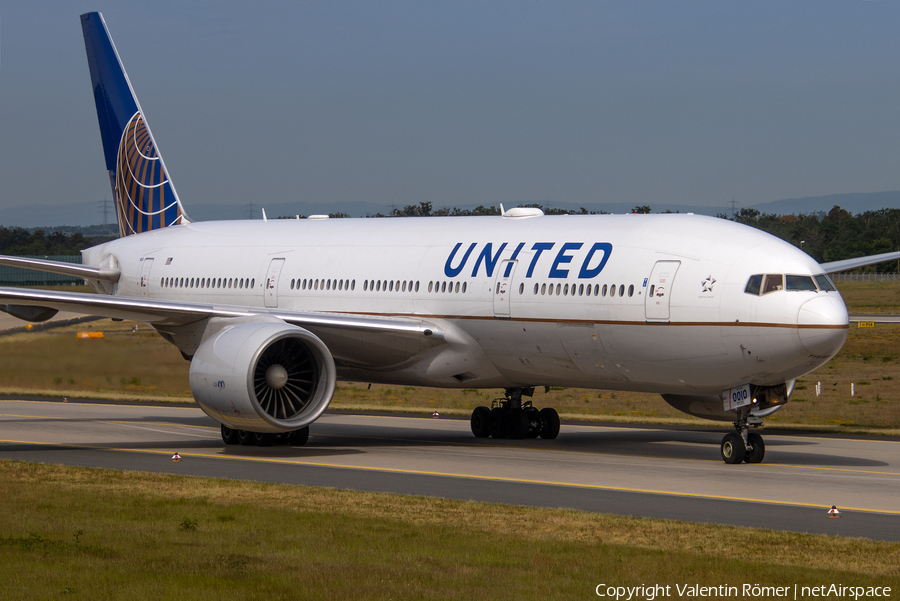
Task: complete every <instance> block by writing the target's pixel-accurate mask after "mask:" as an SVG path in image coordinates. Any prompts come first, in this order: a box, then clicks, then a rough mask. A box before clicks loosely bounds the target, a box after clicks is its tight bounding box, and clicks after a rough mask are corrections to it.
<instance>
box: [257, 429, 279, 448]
mask: <svg viewBox="0 0 900 601" xmlns="http://www.w3.org/2000/svg"><path fill="white" fill-rule="evenodd" d="M253 435H254V436H255V437H256V446H258V447H271V446H272V445H273V444H275V438H276V437H277V436H278V435H277V434H272V433H270V432H254V434H253Z"/></svg>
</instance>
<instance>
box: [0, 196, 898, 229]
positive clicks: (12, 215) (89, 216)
mask: <svg viewBox="0 0 900 601" xmlns="http://www.w3.org/2000/svg"><path fill="white" fill-rule="evenodd" d="M531 203H539V204H542V205H544V206H552V207H553V208H559V209H567V210H574V211H578V210H579V209H580V208H581V207H584V208H585V209H587V210H588V211H597V212H599V211H605V212H607V213H629V212H631V210H632V209H633V208H634V206H635V203H565V202H559V203H557V202H548V201H546V200H536V201H535V200H526V201H522V202H520V203H508V205H507V203H504V206H506V208H510V207H512V206H516V205H518V204H523V205H524V204H531ZM409 204H416V203H409ZM641 204H643V203H641ZM497 205H499V203H497ZM834 205H840V206H841V207H842V208H844V209H846V210H848V211H850V212H851V213H854V214H858V213H863V212H865V211H875V210H878V209H883V208H892V209H896V208H900V190H895V191H888V192H860V193H848V194H829V195H827V196H809V197H806V198H787V199H784V200H776V201H773V202H767V203H758V204H753V205H743V204H738V205H737V206H738V208H742V207H746V208H753V209H757V210H758V211H761V212H763V213H775V214H779V215H786V214H800V213H803V214H809V213H818V212H823V211H824V212H826V213H827V212H828V211H829V210H830V209H831V208H832V207H833V206H834ZM402 206H403V205H402V204H397V205H389V204H383V203H375V202H365V201H354V202H346V203H333V204H325V203H312V202H288V203H253V206H252V210H251V206H250V205H248V204H243V205H228V204H218V203H210V204H192V203H188V204H187V207H186V208H187V212H188V215H190V216H191V218H192V219H195V220H198V221H211V220H215V219H248V218H251V217H252V218H253V219H262V209H265V210H266V215H267V216H268V217H269V218H272V219H274V218H276V217H284V216H294V215H304V216H308V215H327V214H329V213H346V214H348V215H350V216H351V217H365V216H366V215H375V214H378V213H381V214H384V215H387V214H390V212H391V210H392V209H393V208H394V207H397V208H402ZM442 206H443V205H435V206H434V208H435V209H439V208H441V207H442ZM454 206H455V207H458V208H460V209H474V208H475V206H476V205H475V204H466V203H458V204H455V205H454ZM650 207H651V208H652V210H653V212H654V213H662V212H665V211H672V212H679V213H697V214H698V215H716V214H719V213H724V214H726V215H731V206H730V204H729V205H722V206H715V207H700V206H693V205H685V204H680V205H679V204H653V203H650ZM107 219H108V220H109V221H111V222H112V223H113V224H115V213H114V212H113V211H112V209H111V208H109V209H108V213H107ZM102 221H103V201H99V200H98V201H94V202H77V203H72V204H65V205H46V204H32V205H20V206H16V207H8V208H0V226H4V227H26V228H46V229H48V230H51V229H58V228H59V227H60V226H62V225H66V226H77V227H87V226H92V225H96V224H98V223H101V222H102ZM113 228H115V226H114V225H113Z"/></svg>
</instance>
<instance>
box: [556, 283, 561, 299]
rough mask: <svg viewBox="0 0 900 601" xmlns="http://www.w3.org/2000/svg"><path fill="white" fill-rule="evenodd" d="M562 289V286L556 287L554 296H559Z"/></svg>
mask: <svg viewBox="0 0 900 601" xmlns="http://www.w3.org/2000/svg"><path fill="white" fill-rule="evenodd" d="M561 289H562V284H557V285H556V296H559V291H560V290H561Z"/></svg>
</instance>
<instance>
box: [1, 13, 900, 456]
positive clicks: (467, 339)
mask: <svg viewBox="0 0 900 601" xmlns="http://www.w3.org/2000/svg"><path fill="white" fill-rule="evenodd" d="M81 24H82V28H83V31H84V40H85V46H86V49H87V58H88V65H89V67H90V74H91V84H92V86H93V92H94V99H95V101H96V106H97V115H98V118H99V122H100V135H101V138H102V142H103V153H104V157H105V159H106V168H107V171H108V172H109V177H110V183H111V185H112V190H113V194H114V198H115V200H116V204H117V216H118V224H119V234H120V238H118V239H117V240H114V241H112V242H108V243H105V244H101V245H99V246H95V247H93V248H90V249H88V250H86V251H84V252H83V265H71V264H64V263H55V262H52V261H41V260H33V259H23V258H14V257H2V258H0V264H5V265H14V266H19V267H27V268H31V269H38V270H44V271H49V272H53V273H61V274H67V275H74V276H78V277H81V278H84V279H85V280H86V281H87V282H88V283H89V284H90V285H91V286H92V287H93V288H94V289H95V290H96V291H97V294H79V293H66V292H52V291H39V290H28V289H12V288H2V289H0V303H2V304H0V309H2V310H4V311H6V312H7V313H10V314H12V315H15V316H16V317H19V318H22V319H26V320H29V321H42V320H46V319H49V318H50V317H52V316H53V315H54V314H55V313H56V312H57V311H59V310H65V311H75V312H80V313H84V314H91V315H99V316H105V317H111V318H114V319H131V320H137V321H141V322H146V323H148V324H150V325H151V326H152V327H153V328H155V329H156V330H157V331H158V332H159V333H160V334H161V335H162V336H163V337H164V338H165V339H166V340H168V341H169V342H171V343H172V344H174V345H175V346H176V347H178V349H179V350H180V351H181V353H182V355H183V356H184V357H185V358H186V359H188V360H190V362H191V367H190V387H191V391H192V393H193V396H194V399H195V400H196V402H197V404H198V405H199V406H200V407H201V408H202V409H203V411H205V412H206V413H207V414H208V415H209V416H210V417H212V418H213V419H215V420H217V421H218V422H220V423H221V424H222V439H223V440H224V442H225V443H226V444H235V443H240V444H259V445H270V444H273V443H275V442H279V441H284V442H290V443H292V444H304V443H305V442H306V440H307V438H308V436H309V428H308V427H309V425H310V424H312V423H313V422H315V421H316V419H317V418H318V417H319V416H321V415H322V412H323V411H325V409H326V408H327V407H328V405H329V403H330V402H331V398H332V395H333V394H334V389H335V382H336V381H337V379H339V378H340V379H343V380H355V381H361V382H381V383H391V384H405V385H415V386H436V387H446V388H454V387H456V388H462V387H465V388H500V389H503V390H505V399H504V400H503V401H502V402H501V403H499V404H498V405H497V406H495V407H493V408H488V407H478V408H477V409H475V410H474V411H473V413H472V418H471V426H472V432H473V434H474V435H475V436H478V437H487V436H493V437H495V438H524V437H535V436H540V437H542V438H549V439H552V438H555V437H556V436H557V434H558V433H559V416H558V415H557V413H556V411H555V410H553V409H552V408H544V409H540V410H538V409H537V408H536V407H533V406H532V404H531V402H530V401H528V400H527V399H528V398H530V397H531V395H532V393H533V391H534V389H535V387H538V386H577V387H586V388H602V389H613V390H633V391H644V392H654V393H659V394H661V395H662V397H663V399H664V400H665V401H666V402H667V403H669V404H670V405H672V406H673V407H676V408H677V409H679V410H681V411H683V412H685V413H689V414H691V415H696V416H701V417H705V418H709V419H713V420H723V421H730V422H733V424H734V430H733V431H732V432H730V433H729V434H727V435H726V436H725V437H724V439H723V441H722V445H721V452H722V458H723V459H724V460H725V462H726V463H740V462H743V461H746V462H749V463H757V462H760V461H762V460H763V457H764V455H765V446H764V443H763V439H762V437H761V436H760V435H759V434H758V433H757V432H756V431H755V427H756V426H759V425H761V419H762V418H764V417H765V416H767V415H770V414H771V413H773V412H774V411H776V410H778V409H779V408H781V407H782V406H783V405H784V404H785V403H787V402H788V399H789V398H790V396H791V393H792V391H793V389H794V384H795V382H796V379H797V378H799V377H801V376H802V375H804V374H806V373H808V372H810V371H812V370H814V369H816V368H818V367H819V366H821V365H823V364H824V363H826V362H827V361H828V360H829V359H831V358H832V357H833V356H834V355H835V354H836V353H837V352H838V351H839V350H840V348H841V346H842V345H843V343H844V340H845V339H846V337H847V332H848V329H847V328H848V316H847V310H846V307H845V306H844V303H843V300H842V299H841V296H840V294H839V293H838V292H837V290H836V289H835V287H834V285H833V284H832V282H831V280H830V279H829V278H828V276H827V275H826V274H827V273H831V272H834V271H840V270H843V269H849V268H852V267H857V266H861V265H867V264H871V263H876V262H879V261H883V260H889V259H894V258H897V257H898V256H900V253H888V254H886V255H879V256H875V257H863V258H861V259H853V260H849V261H839V262H836V263H828V264H823V265H819V264H818V263H816V261H815V260H813V259H812V258H811V257H810V256H808V255H807V254H806V253H804V252H802V251H800V250H798V249H797V248H795V247H794V246H792V245H790V244H788V243H786V242H784V241H782V240H780V239H778V238H775V237H773V236H770V235H769V234H766V233H764V232H761V231H759V230H757V229H754V228H751V227H747V226H743V225H740V224H737V223H733V222H730V221H726V220H724V219H717V218H711V217H702V216H695V215H689V214H688V215H683V214H682V215H679V214H674V215H591V216H554V217H551V216H545V215H543V213H541V211H539V210H536V209H523V208H514V209H510V210H508V211H504V212H503V214H502V216H497V217H444V218H440V217H427V218H403V219H327V218H316V217H310V218H308V219H296V220H272V221H266V220H262V221H219V222H193V221H191V219H190V218H189V217H188V215H187V213H186V212H185V209H184V207H183V205H182V203H181V201H180V200H179V198H178V194H177V192H176V191H175V187H174V186H173V184H172V181H171V179H170V177H169V172H168V169H167V168H166V166H165V163H164V162H163V159H162V156H161V155H160V153H159V152H158V147H157V144H156V141H155V140H154V138H153V135H152V134H151V132H150V128H149V127H148V125H147V121H146V118H145V115H144V112H143V110H142V109H141V107H140V104H138V101H137V97H136V96H135V94H134V91H133V89H132V86H131V82H130V81H129V79H128V76H127V75H126V74H125V70H124V68H123V66H122V63H121V61H120V58H119V54H118V51H117V50H116V47H115V45H114V44H113V42H112V39H111V38H110V35H109V31H108V29H107V27H106V23H105V22H104V20H103V17H102V16H101V15H100V14H99V13H88V14H85V15H82V16H81Z"/></svg>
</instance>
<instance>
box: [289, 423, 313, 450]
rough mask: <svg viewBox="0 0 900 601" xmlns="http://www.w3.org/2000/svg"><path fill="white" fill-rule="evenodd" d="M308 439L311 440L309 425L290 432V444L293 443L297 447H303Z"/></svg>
mask: <svg viewBox="0 0 900 601" xmlns="http://www.w3.org/2000/svg"><path fill="white" fill-rule="evenodd" d="M307 440H309V426H306V427H305V428H300V429H299V430H294V431H293V432H291V433H290V434H289V438H288V444H291V445H293V446H295V447H302V446H303V445H305V444H306V441H307Z"/></svg>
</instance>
